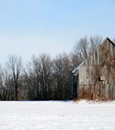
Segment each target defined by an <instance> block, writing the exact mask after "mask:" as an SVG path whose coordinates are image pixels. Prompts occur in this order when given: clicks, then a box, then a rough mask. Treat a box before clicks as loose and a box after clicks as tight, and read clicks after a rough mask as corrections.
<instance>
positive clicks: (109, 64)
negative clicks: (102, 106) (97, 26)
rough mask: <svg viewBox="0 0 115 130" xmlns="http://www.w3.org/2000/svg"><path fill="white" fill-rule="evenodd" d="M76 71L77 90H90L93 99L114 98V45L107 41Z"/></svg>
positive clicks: (80, 94)
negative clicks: (77, 79)
mask: <svg viewBox="0 0 115 130" xmlns="http://www.w3.org/2000/svg"><path fill="white" fill-rule="evenodd" d="M78 71H79V90H80V89H81V90H84V91H88V90H89V89H90V92H91V93H92V94H93V96H95V98H96V97H97V98H98V97H103V98H104V97H106V98H115V45H114V44H113V43H112V42H111V41H110V40H109V39H106V40H105V41H104V42H103V43H102V44H101V45H100V46H99V47H98V48H97V49H96V50H95V51H94V52H93V53H92V54H91V55H90V56H89V57H88V58H87V59H85V60H84V61H83V63H82V65H81V66H80V67H79V70H78ZM99 78H100V79H101V78H103V80H100V79H99ZM80 92H82V91H79V96H83V95H82V94H83V93H80Z"/></svg>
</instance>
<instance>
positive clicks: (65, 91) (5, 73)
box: [0, 36, 102, 100]
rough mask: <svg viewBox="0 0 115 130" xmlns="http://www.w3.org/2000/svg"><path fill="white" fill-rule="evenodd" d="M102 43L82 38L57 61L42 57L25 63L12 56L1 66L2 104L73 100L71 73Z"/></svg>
mask: <svg viewBox="0 0 115 130" xmlns="http://www.w3.org/2000/svg"><path fill="white" fill-rule="evenodd" d="M101 42H102V37H101V36H93V37H92V36H91V37H87V36H85V37H82V38H80V39H79V40H78V41H77V42H76V43H75V46H74V47H73V49H72V51H71V52H70V53H69V54H66V53H63V54H58V55H57V56H55V57H54V58H52V57H50V55H49V54H46V53H42V54H41V55H39V56H35V55H33V56H32V58H31V57H30V58H31V59H30V61H29V62H28V63H26V64H24V63H23V60H22V59H23V57H17V56H16V55H10V56H9V58H8V60H7V62H6V63H5V64H4V66H3V65H0V100H68V99H71V96H72V76H71V72H72V70H73V69H74V68H75V67H76V66H78V65H79V64H80V63H81V62H82V61H83V60H84V59H85V58H87V56H88V55H90V54H91V53H92V52H93V50H94V49H95V48H96V47H97V46H98V45H99V44H100V43H101Z"/></svg>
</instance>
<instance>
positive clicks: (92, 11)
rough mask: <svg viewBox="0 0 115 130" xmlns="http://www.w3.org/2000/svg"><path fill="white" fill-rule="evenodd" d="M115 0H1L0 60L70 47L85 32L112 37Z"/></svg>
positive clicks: (27, 56) (66, 49) (52, 52)
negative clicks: (11, 56) (9, 56)
mask: <svg viewBox="0 0 115 130" xmlns="http://www.w3.org/2000/svg"><path fill="white" fill-rule="evenodd" d="M114 34H115V0H0V62H5V61H7V59H8V55H9V54H15V55H18V56H21V57H22V59H23V60H24V61H28V60H30V59H31V56H32V55H33V54H35V55H39V54H41V53H42V52H45V53H48V54H50V55H51V56H53V57H54V56H55V55H57V54H59V53H63V52H67V53H69V52H70V51H72V48H73V46H74V45H75V42H76V41H77V40H79V39H80V38H81V37H83V36H84V35H87V36H94V35H101V36H102V37H103V38H106V37H109V38H111V39H113V38H115V35H114Z"/></svg>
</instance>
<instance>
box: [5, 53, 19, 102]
mask: <svg viewBox="0 0 115 130" xmlns="http://www.w3.org/2000/svg"><path fill="white" fill-rule="evenodd" d="M7 67H8V69H9V75H10V77H11V79H12V82H13V86H14V100H18V88H19V78H20V74H21V72H22V60H21V57H17V56H14V55H12V56H9V61H8V62H7Z"/></svg>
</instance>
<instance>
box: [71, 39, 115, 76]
mask: <svg viewBox="0 0 115 130" xmlns="http://www.w3.org/2000/svg"><path fill="white" fill-rule="evenodd" d="M106 40H108V41H109V42H110V43H111V44H112V45H113V46H115V43H114V42H112V41H111V40H110V39H109V38H108V37H107V38H106V39H105V40H104V41H103V42H102V43H101V44H100V45H102V44H103V43H105V41H106ZM100 45H99V46H100ZM99 46H98V47H99ZM98 47H97V48H98ZM97 48H96V49H95V50H94V51H93V53H94V52H95V51H96V50H97ZM93 53H92V54H93ZM92 54H91V55H92ZM91 55H89V56H88V57H90V56H91ZM88 57H87V58H88ZM87 58H86V59H87ZM86 59H84V60H83V61H82V62H81V63H80V64H79V65H78V66H77V67H76V68H75V69H73V70H72V74H73V75H77V71H78V70H79V68H80V67H81V66H82V65H83V63H84V61H85V60H86Z"/></svg>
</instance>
